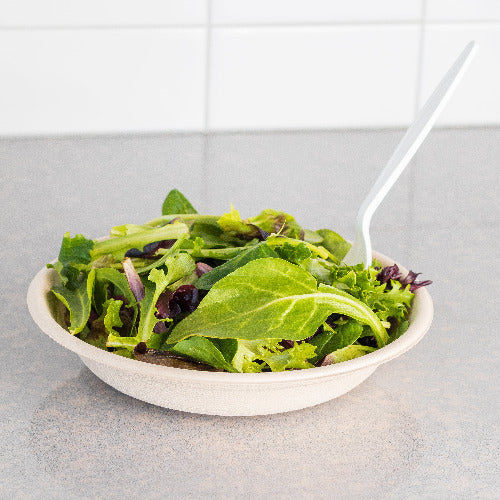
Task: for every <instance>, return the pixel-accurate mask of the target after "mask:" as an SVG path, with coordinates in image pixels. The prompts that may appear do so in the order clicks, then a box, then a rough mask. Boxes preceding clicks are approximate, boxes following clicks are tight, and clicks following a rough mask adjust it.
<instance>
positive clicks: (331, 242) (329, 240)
mask: <svg viewBox="0 0 500 500" xmlns="http://www.w3.org/2000/svg"><path fill="white" fill-rule="evenodd" d="M316 233H318V234H319V235H320V236H321V237H322V238H323V241H322V242H321V244H322V245H323V246H324V247H325V248H326V249H327V250H328V251H329V252H330V253H331V254H332V255H333V256H334V257H335V259H336V260H337V263H340V262H342V259H343V258H344V257H345V256H346V255H347V252H348V251H349V249H350V248H351V244H350V243H348V242H347V241H346V240H344V238H342V236H340V234H337V233H336V232H335V231H332V230H331V229H318V230H317V231H316Z"/></svg>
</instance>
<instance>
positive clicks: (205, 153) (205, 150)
mask: <svg viewBox="0 0 500 500" xmlns="http://www.w3.org/2000/svg"><path fill="white" fill-rule="evenodd" d="M206 15H207V18H206V22H205V29H206V33H205V82H204V90H203V91H204V102H203V139H202V140H203V145H202V156H201V162H202V164H201V175H202V178H203V182H202V186H201V193H200V196H201V202H202V206H204V207H208V193H209V186H208V184H209V178H210V175H209V174H210V173H209V166H208V165H209V146H210V145H209V137H208V132H209V126H210V76H211V66H212V0H207V11H206Z"/></svg>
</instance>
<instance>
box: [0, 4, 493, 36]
mask: <svg viewBox="0 0 500 500" xmlns="http://www.w3.org/2000/svg"><path fill="white" fill-rule="evenodd" d="M209 8H211V7H209ZM426 23H427V24H428V25H448V26H460V25H470V24H489V25H500V19H457V20H454V19H433V20H427V21H426ZM420 24H421V21H418V20H415V21H414V20H404V19H401V20H398V21H389V20H386V21H326V22H321V21H318V22H304V23H293V22H290V23H283V22H281V23H280V22H275V23H273V22H265V23H257V22H249V23H211V22H210V28H217V29H242V28H251V29H259V28H315V27H316V28H321V27H325V28H329V27H330V28H338V27H349V28H352V27H367V26H368V27H369V26H402V27H406V26H419V25H420ZM206 26H207V24H206V23H204V24H203V23H178V24H118V25H117V24H104V25H95V24H88V25H71V24H70V25H64V26H61V25H45V26H37V25H1V24H0V30H3V31H64V30H106V29H110V30H134V29H151V30H158V29H190V28H195V29H196V28H204V27H206Z"/></svg>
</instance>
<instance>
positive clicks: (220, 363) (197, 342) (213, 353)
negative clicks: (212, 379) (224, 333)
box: [168, 337, 237, 372]
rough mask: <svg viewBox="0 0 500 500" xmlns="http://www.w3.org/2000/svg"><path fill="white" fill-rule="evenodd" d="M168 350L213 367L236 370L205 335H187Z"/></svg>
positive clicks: (230, 370) (229, 370)
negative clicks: (187, 336)
mask: <svg viewBox="0 0 500 500" xmlns="http://www.w3.org/2000/svg"><path fill="white" fill-rule="evenodd" d="M168 350H169V351H170V352H173V353H174V354H180V355H184V356H188V357H190V358H193V359H195V360H196V361H200V362H202V363H205V364H207V365H210V366H213V367H214V368H219V369H221V370H226V371H228V372H236V371H237V370H236V368H234V367H233V365H231V363H228V362H227V361H226V359H225V358H224V356H223V355H222V353H221V352H220V350H219V349H218V348H217V347H216V346H215V345H214V344H213V343H212V342H211V341H210V340H209V339H207V338H205V337H189V338H188V339H185V340H182V341H181V342H178V343H177V344H175V345H174V346H173V347H170V348H169V349H168Z"/></svg>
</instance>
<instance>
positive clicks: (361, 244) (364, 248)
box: [344, 41, 477, 267]
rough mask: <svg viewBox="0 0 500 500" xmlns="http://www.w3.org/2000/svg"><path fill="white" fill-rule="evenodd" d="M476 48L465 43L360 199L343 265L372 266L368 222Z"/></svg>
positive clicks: (418, 145)
mask: <svg viewBox="0 0 500 500" xmlns="http://www.w3.org/2000/svg"><path fill="white" fill-rule="evenodd" d="M476 49H477V44H476V42H474V41H472V42H469V43H468V44H467V45H466V47H465V49H464V50H463V51H462V53H461V54H460V55H459V56H458V58H457V60H456V61H455V62H454V63H453V65H452V66H451V68H450V69H449V70H448V72H447V73H446V75H445V76H444V77H443V79H442V80H441V81H440V82H439V85H438V86H437V87H436V88H435V89H434V92H433V93H432V94H431V96H430V97H429V99H427V102H426V103H425V104H424V106H423V107H422V109H421V110H420V111H419V113H418V114H417V117H416V119H415V121H414V122H413V123H412V125H411V126H410V128H409V129H408V130H407V131H406V134H405V135H404V137H403V138H402V139H401V141H400V143H399V144H398V146H397V148H396V150H395V151H394V153H393V154H392V156H391V158H390V159H389V161H388V162H387V165H386V166H385V168H384V169H383V170H382V172H381V173H380V175H379V176H378V178H377V180H376V181H375V184H374V185H373V186H372V188H371V190H370V192H369V193H368V195H367V196H366V198H365V199H364V200H363V203H362V204H361V206H360V208H359V211H358V214H357V217H356V236H355V238H354V243H353V245H352V247H351V249H350V250H349V252H348V253H347V255H346V256H345V258H344V262H345V263H346V264H348V265H351V266H352V265H355V264H359V263H361V262H363V264H364V265H365V267H369V266H370V265H371V263H372V245H371V240H370V222H371V218H372V215H373V213H374V212H375V210H376V209H377V207H378V206H379V205H380V203H381V201H382V200H383V199H384V198H385V196H386V194H387V193H388V192H389V190H390V189H391V187H392V186H393V185H394V183H395V182H396V180H397V179H398V177H399V176H400V175H401V172H403V170H404V169H405V168H406V166H407V165H408V163H409V162H410V160H411V159H412V158H413V156H414V155H415V153H416V152H417V150H418V148H419V147H420V145H421V144H422V142H423V141H424V139H425V138H426V136H427V134H428V133H429V131H430V130H431V129H432V127H433V125H434V123H435V122H436V120H437V118H438V116H439V115H440V114H441V111H442V110H443V108H444V107H445V105H446V103H447V102H448V99H449V98H450V97H451V95H452V94H453V92H454V91H455V89H456V87H457V85H458V83H459V82H460V80H461V78H462V76H463V75H464V73H465V71H466V69H467V67H468V66H469V63H470V62H471V60H472V57H473V56H474V54H475V52H476Z"/></svg>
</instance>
